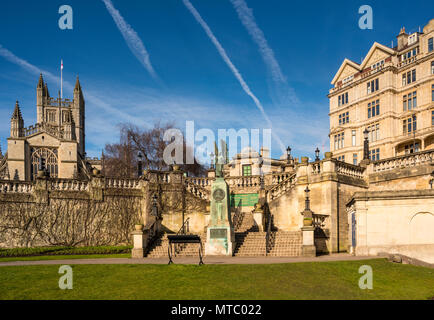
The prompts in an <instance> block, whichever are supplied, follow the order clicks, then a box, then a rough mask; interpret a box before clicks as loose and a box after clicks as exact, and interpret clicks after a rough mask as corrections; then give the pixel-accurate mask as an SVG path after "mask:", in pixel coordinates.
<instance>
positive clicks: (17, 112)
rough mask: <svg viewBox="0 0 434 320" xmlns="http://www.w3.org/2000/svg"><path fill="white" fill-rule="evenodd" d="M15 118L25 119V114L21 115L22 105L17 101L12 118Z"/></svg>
mask: <svg viewBox="0 0 434 320" xmlns="http://www.w3.org/2000/svg"><path fill="white" fill-rule="evenodd" d="M11 119H13V120H23V116H22V115H21V110H20V105H19V103H18V100H17V102H16V103H15V109H14V113H13V114H12V118H11Z"/></svg>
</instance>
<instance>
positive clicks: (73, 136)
mask: <svg viewBox="0 0 434 320" xmlns="http://www.w3.org/2000/svg"><path fill="white" fill-rule="evenodd" d="M36 110H37V122H36V124H35V125H31V126H28V127H25V126H24V119H23V116H22V113H21V110H20V106H19V102H18V101H17V102H16V104H15V109H14V112H13V114H12V118H11V133H10V137H9V138H8V150H7V153H6V154H5V155H4V156H3V158H2V160H1V163H0V178H2V179H7V180H20V181H24V180H25V181H29V180H34V179H35V178H36V176H37V174H38V170H39V169H40V167H41V164H42V165H43V166H44V167H45V169H46V171H47V172H48V173H49V175H50V177H52V178H73V177H80V176H83V175H86V173H87V171H88V168H87V166H88V165H87V164H86V159H85V156H86V153H85V101H84V96H83V91H82V89H81V85H80V81H79V79H78V77H77V81H76V83H75V87H74V92H73V99H72V100H70V99H62V98H61V97H60V96H59V97H58V98H57V99H55V98H53V97H51V96H50V93H49V91H48V87H47V83H45V82H44V79H43V76H42V74H41V75H40V76H39V81H38V84H37V87H36Z"/></svg>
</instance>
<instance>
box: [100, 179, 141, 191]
mask: <svg viewBox="0 0 434 320" xmlns="http://www.w3.org/2000/svg"><path fill="white" fill-rule="evenodd" d="M105 187H106V188H118V189H140V182H139V180H137V179H119V178H106V179H105Z"/></svg>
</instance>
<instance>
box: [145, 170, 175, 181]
mask: <svg viewBox="0 0 434 320" xmlns="http://www.w3.org/2000/svg"><path fill="white" fill-rule="evenodd" d="M145 178H146V179H147V180H148V181H149V182H152V183H170V172H163V171H155V170H152V171H147V172H146V173H145Z"/></svg>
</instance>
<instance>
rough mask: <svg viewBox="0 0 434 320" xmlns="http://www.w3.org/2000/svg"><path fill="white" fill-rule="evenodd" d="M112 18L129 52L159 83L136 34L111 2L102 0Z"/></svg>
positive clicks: (147, 54) (146, 52) (143, 46)
mask: <svg viewBox="0 0 434 320" xmlns="http://www.w3.org/2000/svg"><path fill="white" fill-rule="evenodd" d="M102 1H103V2H104V4H105V6H106V8H107V10H108V12H109V13H110V15H111V16H112V18H113V20H114V22H115V23H116V26H117V27H118V29H119V31H120V32H121V34H122V37H123V38H124V40H125V42H126V43H127V45H128V48H130V50H131V52H132V53H133V54H134V56H135V57H136V58H137V60H139V62H140V63H141V64H142V65H143V66H144V67H145V69H146V70H147V71H148V72H149V74H150V75H151V76H152V78H154V79H155V80H156V81H157V82H161V80H160V79H159V77H158V75H157V73H156V72H155V70H154V67H153V66H152V64H151V59H150V57H149V53H148V51H147V50H146V48H145V45H144V44H143V42H142V40H140V38H139V36H138V35H137V32H136V31H134V29H133V28H132V27H131V26H130V25H129V24H128V23H127V22H126V21H125V19H124V18H123V17H122V16H121V14H120V12H119V11H118V10H117V9H116V8H115V7H114V6H113V3H112V2H111V0H102Z"/></svg>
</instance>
